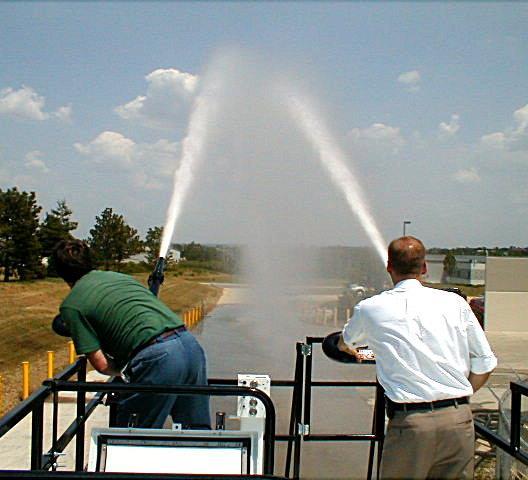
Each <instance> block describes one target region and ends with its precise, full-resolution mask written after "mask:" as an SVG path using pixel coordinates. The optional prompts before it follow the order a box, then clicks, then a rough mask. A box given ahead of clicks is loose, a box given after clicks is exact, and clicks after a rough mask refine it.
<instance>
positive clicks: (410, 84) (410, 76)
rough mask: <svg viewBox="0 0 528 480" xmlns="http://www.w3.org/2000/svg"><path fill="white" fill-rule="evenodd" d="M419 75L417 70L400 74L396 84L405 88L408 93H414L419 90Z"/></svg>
mask: <svg viewBox="0 0 528 480" xmlns="http://www.w3.org/2000/svg"><path fill="white" fill-rule="evenodd" d="M421 79H422V78H421V75H420V72H419V71H418V70H411V71H409V72H403V73H400V75H399V76H398V82H400V83H402V84H403V85H405V86H406V87H407V90H409V91H410V92H416V91H418V90H419V89H420V81H421Z"/></svg>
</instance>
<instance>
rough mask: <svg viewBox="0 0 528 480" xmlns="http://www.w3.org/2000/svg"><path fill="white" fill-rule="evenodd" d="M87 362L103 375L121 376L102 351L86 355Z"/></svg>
mask: <svg viewBox="0 0 528 480" xmlns="http://www.w3.org/2000/svg"><path fill="white" fill-rule="evenodd" d="M86 357H87V358H88V361H89V362H90V363H91V364H92V367H94V368H95V369H96V370H97V371H98V372H99V373H102V374H103V375H121V372H120V371H119V370H118V369H117V367H116V366H115V364H114V362H113V361H112V360H111V359H110V358H108V357H107V356H106V355H105V354H104V352H103V351H102V350H96V351H95V352H90V353H87V354H86Z"/></svg>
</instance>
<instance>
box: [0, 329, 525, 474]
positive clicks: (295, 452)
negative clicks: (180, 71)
mask: <svg viewBox="0 0 528 480" xmlns="http://www.w3.org/2000/svg"><path fill="white" fill-rule="evenodd" d="M322 341H323V338H322V337H306V343H301V342H297V343H296V361H295V373H294V379H293V380H276V381H272V382H271V385H272V387H290V388H293V393H292V401H291V411H290V423H289V432H288V434H287V435H276V434H275V407H274V405H273V403H272V401H271V399H270V398H269V397H268V396H267V395H266V394H265V393H263V392H261V391H260V390H257V389H254V388H249V387H239V386H237V381H236V380H231V379H230V380H225V379H210V380H209V386H204V387H196V386H194V387H191V386H170V387H169V386H166V385H148V386H145V385H138V384H120V383H95V382H89V383H87V382H86V359H85V358H84V357H81V358H79V359H78V360H77V361H76V362H75V363H74V364H72V365H70V366H69V367H68V368H66V369H65V370H64V371H63V372H61V373H60V374H59V375H57V376H56V377H55V378H53V379H51V380H47V381H45V382H44V383H43V386H42V387H40V388H39V389H38V390H36V391H35V392H34V393H33V394H31V395H30V397H28V398H27V399H26V400H24V401H23V402H21V403H20V404H19V405H18V406H16V407H15V408H13V409H12V410H11V411H10V412H8V413H7V414H6V415H5V416H4V417H3V418H1V419H0V438H1V437H2V436H3V435H5V434H6V433H7V432H9V431H10V430H11V429H12V428H13V427H14V426H15V425H17V424H18V423H19V422H20V421H22V420H23V419H24V418H25V417H26V416H27V415H29V414H30V413H31V414H32V419H31V452H30V456H31V457H30V460H31V462H30V464H31V471H27V470H16V471H15V470H9V471H8V470H0V479H1V478H15V477H18V478H21V479H41V478H54V479H70V478H71V479H82V478H109V479H110V478H111V479H136V478H137V479H146V478H151V479H158V478H159V479H161V478H175V479H180V478H197V479H204V480H205V479H211V480H212V479H214V478H218V477H217V476H214V475H213V476H211V475H185V476H182V475H166V474H165V475H151V474H148V475H146V474H115V473H113V474H110V473H93V472H83V471H82V470H83V468H84V465H83V463H84V437H85V424H86V421H87V419H88V418H89V417H90V415H91V414H92V413H93V411H94V410H95V408H96V407H97V406H98V405H100V404H102V403H103V402H104V400H105V398H107V399H110V398H111V396H112V394H113V393H115V392H122V391H124V392H130V391H134V392H138V391H139V392H149V393H167V392H171V393H178V394H183V395H191V394H193V395H194V394H199V395H210V396H240V395H247V396H254V397H256V398H258V399H259V400H261V401H262V403H263V405H264V407H265V409H266V420H265V422H266V423H265V434H264V442H265V450H264V451H265V458H264V472H265V474H264V475H252V476H244V475H243V476H233V477H230V476H227V477H225V476H223V477H222V478H225V479H226V480H230V479H231V478H233V479H234V478H248V479H249V478H265V479H272V478H291V477H290V471H291V467H292V464H293V478H295V479H298V478H300V466H301V448H302V441H312V442H314V441H319V442H326V441H369V442H370V450H369V459H368V462H369V464H368V474H367V476H368V478H369V479H370V478H371V477H372V472H373V459H374V450H375V446H376V442H378V455H377V460H378V466H379V461H380V459H381V451H382V446H383V432H384V421H385V414H384V399H383V392H382V389H381V387H380V386H379V384H377V382H368V381H367V382H365V381H356V382H342V381H313V380H312V370H313V356H312V350H313V345H314V344H319V343H322ZM75 375H76V376H77V381H76V382H71V381H68V380H69V379H71V378H72V377H74V376H75ZM317 387H375V388H376V402H375V406H374V414H373V422H372V432H371V433H366V434H347V435H343V434H313V433H310V420H311V410H312V389H313V388H317ZM510 389H511V392H512V397H511V431H510V438H509V439H506V438H503V437H501V436H499V435H498V434H497V433H496V432H494V431H492V430H491V429H490V428H488V427H487V426H486V425H484V424H483V423H482V422H479V421H478V420H476V421H475V430H476V431H477V432H478V433H479V434H480V435H482V437H483V438H485V439H486V440H488V441H489V442H490V443H492V444H493V445H495V446H497V447H499V448H501V449H502V450H504V451H505V452H506V453H508V454H509V455H511V456H512V457H514V458H515V459H517V460H519V461H521V462H522V463H524V464H525V465H528V451H525V450H523V449H522V448H521V421H522V418H521V400H522V396H525V397H528V384H526V383H519V382H511V383H510ZM61 391H73V392H77V417H76V418H75V419H74V420H73V422H72V423H71V424H70V425H69V426H68V427H67V428H66V430H65V431H64V432H63V433H62V434H61V435H60V437H59V434H58V414H59V401H58V399H59V392H61ZM86 392H97V393H96V395H95V396H94V398H93V399H92V400H91V401H90V402H89V403H88V404H87V405H86V404H85V401H86ZM50 395H51V396H52V398H53V411H52V447H51V448H50V450H49V451H48V452H46V453H44V452H43V436H44V402H45V400H46V399H47V398H48V397H49V396H50ZM112 410H115V408H114V407H112V404H111V403H110V417H111V416H112ZM74 438H75V447H76V448H75V469H76V471H75V472H56V471H54V470H55V468H56V460H57V458H58V456H59V455H60V454H61V453H62V452H63V451H64V449H65V448H66V446H67V445H68V444H69V443H70V442H71V441H72V440H73V439H74ZM276 441H287V442H288V445H287V453H286V466H285V477H276V476H273V470H274V445H275V442H276ZM50 469H52V471H50Z"/></svg>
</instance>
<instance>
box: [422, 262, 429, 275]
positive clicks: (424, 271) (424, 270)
mask: <svg viewBox="0 0 528 480" xmlns="http://www.w3.org/2000/svg"><path fill="white" fill-rule="evenodd" d="M426 273H427V262H424V263H423V265H422V271H421V272H420V275H425V274H426Z"/></svg>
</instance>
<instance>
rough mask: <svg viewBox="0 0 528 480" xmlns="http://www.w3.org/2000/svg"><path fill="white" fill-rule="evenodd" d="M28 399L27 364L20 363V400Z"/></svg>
mask: <svg viewBox="0 0 528 480" xmlns="http://www.w3.org/2000/svg"><path fill="white" fill-rule="evenodd" d="M28 397H29V362H27V361H26V362H22V400H25V399H26V398H28Z"/></svg>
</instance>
